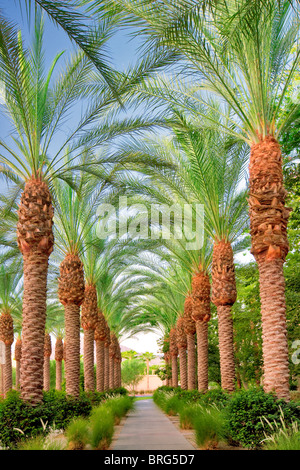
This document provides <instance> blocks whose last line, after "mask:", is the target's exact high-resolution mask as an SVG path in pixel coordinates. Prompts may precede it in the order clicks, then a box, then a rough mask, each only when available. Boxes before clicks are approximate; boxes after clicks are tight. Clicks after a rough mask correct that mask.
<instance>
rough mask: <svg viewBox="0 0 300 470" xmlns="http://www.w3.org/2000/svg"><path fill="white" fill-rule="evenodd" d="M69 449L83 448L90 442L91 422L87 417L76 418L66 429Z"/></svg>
mask: <svg viewBox="0 0 300 470" xmlns="http://www.w3.org/2000/svg"><path fill="white" fill-rule="evenodd" d="M65 433H66V438H67V441H68V449H69V450H83V449H84V448H85V446H86V444H87V443H88V442H89V423H88V420H87V419H86V418H74V419H72V420H71V421H70V423H69V424H68V426H67V429H66V432H65Z"/></svg>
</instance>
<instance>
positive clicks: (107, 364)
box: [104, 323, 111, 390]
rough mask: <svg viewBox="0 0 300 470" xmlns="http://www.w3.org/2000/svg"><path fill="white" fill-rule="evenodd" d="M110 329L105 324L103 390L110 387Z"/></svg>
mask: <svg viewBox="0 0 300 470" xmlns="http://www.w3.org/2000/svg"><path fill="white" fill-rule="evenodd" d="M110 343H111V339H110V329H109V326H108V324H107V323H106V336H105V343H104V346H105V349H104V361H105V368H104V389H105V390H109V386H110V373H111V371H110V357H109V350H110Z"/></svg>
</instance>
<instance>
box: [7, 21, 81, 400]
mask: <svg viewBox="0 0 300 470" xmlns="http://www.w3.org/2000/svg"><path fill="white" fill-rule="evenodd" d="M0 34H1V41H0V43H1V46H0V77H1V80H2V83H4V84H5V87H4V90H3V93H2V99H3V103H2V111H3V112H4V113H7V115H8V116H9V118H10V121H11V124H12V132H11V137H12V143H10V142H9V141H4V140H2V139H1V142H0V146H1V163H2V166H1V173H2V174H3V175H5V176H6V177H7V178H8V180H9V181H10V183H11V184H13V185H14V189H13V200H14V201H15V200H16V199H17V198H18V196H19V193H20V191H22V194H21V198H20V203H19V210H18V224H17V239H18V246H19V250H20V252H21V253H22V256H23V265H24V268H23V271H24V296H23V325H22V363H21V379H20V380H21V395H22V398H23V399H25V400H27V401H30V402H32V403H33V404H36V403H39V402H40V401H41V400H42V389H43V376H42V374H41V373H40V371H41V370H42V369H43V361H44V358H43V349H44V348H43V346H44V333H45V321H46V289H47V273H48V259H49V256H50V254H51V252H52V250H53V243H54V237H53V231H52V225H53V220H52V219H53V206H52V195H51V188H50V187H49V185H51V181H52V180H53V178H54V177H59V176H61V177H63V178H66V175H62V174H61V171H62V165H61V162H60V152H61V151H62V149H64V148H65V145H66V143H64V144H62V146H59V147H60V148H59V150H58V151H57V150H55V151H54V154H55V155H54V156H53V158H51V159H49V158H48V155H49V153H50V152H53V150H52V149H51V150H50V148H51V143H53V141H54V138H55V135H56V134H57V133H58V130H59V124H60V123H61V121H62V120H63V119H64V118H65V117H66V113H67V112H68V111H70V107H71V106H72V104H74V103H75V101H76V100H77V99H79V97H80V95H81V93H82V88H81V87H82V80H83V77H84V76H85V75H86V73H87V72H88V70H90V69H89V66H88V65H87V61H86V60H84V59H83V57H82V56H81V57H80V55H77V56H76V57H73V58H72V59H71V61H70V63H69V64H68V65H66V68H65V71H64V73H63V74H62V75H61V76H60V77H59V82H56V83H55V82H53V71H54V69H55V67H56V64H57V62H58V60H59V58H60V56H61V54H57V56H56V57H55V59H54V61H53V62H52V64H51V66H50V69H49V71H48V73H45V70H44V54H43V49H42V44H43V19H42V18H41V16H40V15H37V16H36V18H35V30H34V39H33V43H32V48H31V50H30V51H29V52H28V51H26V50H25V48H24V45H23V42H22V37H21V33H17V32H16V31H15V30H14V29H13V27H12V26H11V25H10V24H8V23H7V22H6V21H5V20H3V21H2V23H1V31H0ZM76 126H77V129H80V128H81V129H82V122H81V123H80V124H78V123H77V124H76V125H75V127H76ZM72 131H74V128H73V130H72ZM71 136H73V133H71ZM66 141H67V142H68V143H70V141H71V140H70V136H68V137H67V139H66ZM54 166H56V169H55V171H53V169H54ZM8 209H9V207H8ZM37 286H38V288H37Z"/></svg>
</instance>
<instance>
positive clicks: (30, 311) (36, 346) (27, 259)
mask: <svg viewBox="0 0 300 470" xmlns="http://www.w3.org/2000/svg"><path fill="white" fill-rule="evenodd" d="M47 272H48V255H41V254H36V253H33V254H29V255H27V256H24V294H23V321H22V359H21V371H20V387H21V397H22V398H23V400H25V401H28V402H30V403H32V404H33V405H35V404H38V403H41V402H42V400H43V386H44V378H43V369H44V337H45V323H46V297H47Z"/></svg>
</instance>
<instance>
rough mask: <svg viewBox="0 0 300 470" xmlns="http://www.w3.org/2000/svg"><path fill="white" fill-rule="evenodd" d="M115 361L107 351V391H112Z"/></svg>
mask: <svg viewBox="0 0 300 470" xmlns="http://www.w3.org/2000/svg"><path fill="white" fill-rule="evenodd" d="M114 365H115V359H114V356H113V355H112V353H111V352H110V351H109V387H108V388H109V389H110V390H112V389H113V388H114V386H115V385H114V377H115V368H114Z"/></svg>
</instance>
